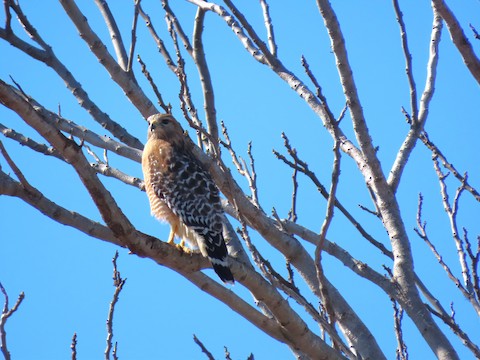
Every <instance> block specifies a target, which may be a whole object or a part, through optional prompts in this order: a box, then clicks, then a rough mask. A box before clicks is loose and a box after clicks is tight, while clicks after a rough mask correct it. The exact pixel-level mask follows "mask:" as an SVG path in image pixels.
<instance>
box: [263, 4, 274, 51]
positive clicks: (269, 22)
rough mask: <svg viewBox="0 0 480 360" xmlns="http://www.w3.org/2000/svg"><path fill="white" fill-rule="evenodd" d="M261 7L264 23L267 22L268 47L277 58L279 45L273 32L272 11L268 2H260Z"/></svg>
mask: <svg viewBox="0 0 480 360" xmlns="http://www.w3.org/2000/svg"><path fill="white" fill-rule="evenodd" d="M260 6H261V7H262V14H263V21H264V22H265V28H266V29H267V38H268V47H269V50H270V54H272V56H275V57H276V56H277V49H278V47H277V43H276V42H275V34H274V31H273V24H272V19H271V18H270V10H269V6H268V4H267V1H266V0H260Z"/></svg>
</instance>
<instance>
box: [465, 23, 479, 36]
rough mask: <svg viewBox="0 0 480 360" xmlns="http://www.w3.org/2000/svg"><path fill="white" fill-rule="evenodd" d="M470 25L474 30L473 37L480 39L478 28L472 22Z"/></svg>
mask: <svg viewBox="0 0 480 360" xmlns="http://www.w3.org/2000/svg"><path fill="white" fill-rule="evenodd" d="M468 26H470V29H471V30H472V32H473V37H474V38H475V39H477V40H480V35H479V34H478V31H477V29H475V27H474V26H473V25H472V24H468Z"/></svg>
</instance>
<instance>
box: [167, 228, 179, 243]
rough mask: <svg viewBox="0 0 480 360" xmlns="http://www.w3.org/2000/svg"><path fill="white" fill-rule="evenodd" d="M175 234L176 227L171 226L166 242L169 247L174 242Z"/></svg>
mask: <svg viewBox="0 0 480 360" xmlns="http://www.w3.org/2000/svg"><path fill="white" fill-rule="evenodd" d="M176 232H177V227H176V226H172V227H171V229H170V235H168V240H167V242H168V243H169V244H170V245H173V244H174V243H175V242H174V240H175V233H176Z"/></svg>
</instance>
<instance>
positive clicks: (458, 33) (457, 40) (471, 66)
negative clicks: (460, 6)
mask: <svg viewBox="0 0 480 360" xmlns="http://www.w3.org/2000/svg"><path fill="white" fill-rule="evenodd" d="M432 4H433V6H434V8H435V9H436V11H438V13H439V14H440V16H441V17H442V18H443V20H444V21H445V24H446V25H447V28H448V31H449V32H450V36H451V38H452V41H453V43H454V44H455V46H456V47H457V49H458V51H459V52H460V55H461V56H462V59H463V62H464V63H465V65H466V66H467V68H468V70H470V73H471V74H472V76H473V77H474V78H475V80H477V82H478V83H479V84H480V60H479V59H478V57H477V55H476V54H475V52H474V51H473V48H472V44H470V41H469V40H468V38H467V37H466V36H465V33H464V32H463V29H462V26H461V25H460V23H459V22H458V20H457V18H456V17H455V15H454V14H453V12H452V11H451V10H450V8H449V7H448V5H447V4H446V3H445V1H444V0H432Z"/></svg>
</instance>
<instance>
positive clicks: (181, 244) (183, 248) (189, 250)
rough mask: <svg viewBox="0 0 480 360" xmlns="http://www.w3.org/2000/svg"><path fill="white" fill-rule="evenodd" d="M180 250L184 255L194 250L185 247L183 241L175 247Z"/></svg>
mask: <svg viewBox="0 0 480 360" xmlns="http://www.w3.org/2000/svg"><path fill="white" fill-rule="evenodd" d="M175 246H176V247H177V248H178V249H179V250H181V251H183V252H184V253H191V252H192V250H191V249H190V248H189V247H188V246H186V245H185V240H184V239H182V241H180V244H177V245H175Z"/></svg>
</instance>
